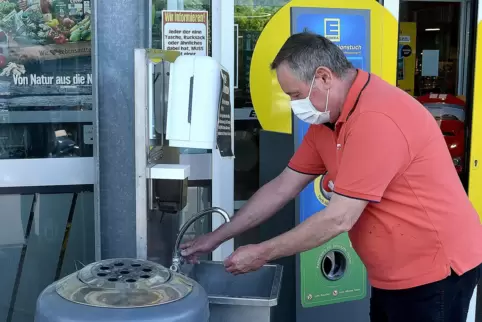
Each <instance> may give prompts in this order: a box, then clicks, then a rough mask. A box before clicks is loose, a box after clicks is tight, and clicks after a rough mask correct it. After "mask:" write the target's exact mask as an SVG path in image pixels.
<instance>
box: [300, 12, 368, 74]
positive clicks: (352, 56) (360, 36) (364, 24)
mask: <svg viewBox="0 0 482 322" xmlns="http://www.w3.org/2000/svg"><path fill="white" fill-rule="evenodd" d="M302 31H309V32H313V33H316V34H318V35H322V36H324V37H325V38H327V39H329V40H331V41H332V42H333V43H335V44H336V45H337V46H338V47H339V48H340V49H341V50H342V51H343V53H344V54H345V55H346V57H347V58H348V60H349V61H350V62H351V63H352V64H353V66H354V67H355V68H359V69H363V70H365V71H370V11H369V10H363V9H348V10H346V9H330V8H302V7H301V8H300V7H298V8H296V7H295V8H292V14H291V32H292V33H299V32H302Z"/></svg>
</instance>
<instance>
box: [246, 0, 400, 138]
mask: <svg viewBox="0 0 482 322" xmlns="http://www.w3.org/2000/svg"><path fill="white" fill-rule="evenodd" d="M293 7H302V8H303V7H304V8H333V9H367V10H370V43H371V44H370V71H371V72H372V73H374V74H377V75H379V76H380V77H382V78H383V79H385V80H386V81H388V82H390V83H392V84H394V85H395V83H396V71H397V67H396V59H395V57H397V38H398V22H397V19H396V18H395V17H394V16H393V15H392V14H391V13H390V12H389V11H388V10H387V9H386V8H384V7H383V6H382V5H380V4H379V3H378V2H376V1H374V0H344V1H328V0H322V1H320V0H292V1H290V2H288V3H287V4H286V5H285V6H284V7H282V8H281V9H280V10H279V11H278V12H277V13H276V14H275V15H274V16H273V18H271V20H270V21H269V22H268V24H267V25H266V26H265V28H264V30H263V32H262V33H261V35H260V37H259V39H258V42H257V44H256V48H255V50H254V53H253V57H252V62H251V69H250V85H251V99H252V102H253V105H254V109H255V111H256V115H257V117H258V120H259V122H260V123H261V126H262V127H263V129H264V130H267V131H272V132H281V133H291V131H292V129H291V127H292V126H291V108H290V104H289V98H288V96H287V95H285V94H284V93H283V91H282V90H281V87H280V85H279V83H278V80H277V78H276V74H275V73H274V72H272V71H271V70H270V68H269V65H270V64H271V62H272V61H273V59H274V58H275V56H276V54H277V53H278V51H279V50H280V49H281V47H282V46H283V44H284V42H285V41H286V40H287V39H288V38H289V36H290V35H291V26H290V21H291V14H290V13H291V8H293ZM320 23H323V24H324V26H325V31H326V30H329V33H327V32H325V33H326V34H327V35H325V36H327V38H329V39H330V40H331V41H333V42H335V43H336V42H339V41H340V39H341V37H342V36H343V33H344V31H343V29H342V28H341V24H340V20H339V19H335V18H333V19H324V21H321V22H320Z"/></svg>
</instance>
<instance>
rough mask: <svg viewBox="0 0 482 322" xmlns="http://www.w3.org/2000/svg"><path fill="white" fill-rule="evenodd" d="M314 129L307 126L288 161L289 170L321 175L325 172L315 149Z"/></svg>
mask: <svg viewBox="0 0 482 322" xmlns="http://www.w3.org/2000/svg"><path fill="white" fill-rule="evenodd" d="M315 130H316V129H315V128H314V127H313V126H310V127H309V128H308V131H307V132H306V134H305V136H304V138H303V141H302V142H301V145H300V146H299V147H298V149H297V150H296V152H295V154H294V155H293V157H292V158H291V160H290V162H289V163H288V168H290V169H291V170H294V171H296V172H299V173H303V174H309V175H321V174H323V173H325V172H326V168H325V164H324V163H323V160H322V159H321V156H320V154H319V152H318V151H317V149H316V142H315V134H316V131H315Z"/></svg>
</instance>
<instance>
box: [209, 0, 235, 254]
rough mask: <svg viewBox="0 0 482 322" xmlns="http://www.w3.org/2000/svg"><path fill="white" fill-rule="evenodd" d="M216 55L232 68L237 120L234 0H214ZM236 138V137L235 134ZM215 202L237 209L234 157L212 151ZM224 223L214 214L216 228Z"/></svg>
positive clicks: (230, 246)
mask: <svg viewBox="0 0 482 322" xmlns="http://www.w3.org/2000/svg"><path fill="white" fill-rule="evenodd" d="M211 6H212V7H211V8H212V18H211V21H212V33H211V34H212V57H213V58H215V59H216V60H217V61H218V62H219V63H220V64H221V65H223V67H224V68H225V69H226V70H227V71H228V72H229V76H230V91H231V93H232V94H231V120H232V121H233V122H234V86H233V75H234V37H233V35H234V0H212V2H211ZM233 140H234V138H233ZM211 187H212V206H214V207H220V208H223V209H224V210H226V211H227V212H228V213H229V214H230V215H232V214H233V213H234V160H233V159H228V158H221V157H220V155H219V152H218V151H213V155H212V186H211ZM223 223H224V219H222V217H221V216H219V215H213V219H212V229H213V230H215V229H217V228H218V227H219V226H221V225H222V224H223ZM233 250H234V242H233V240H229V241H227V242H225V243H224V244H223V245H221V247H219V248H218V249H216V250H215V251H214V252H213V260H215V261H220V260H224V259H225V258H226V257H227V256H229V255H230V254H231V253H232V252H233Z"/></svg>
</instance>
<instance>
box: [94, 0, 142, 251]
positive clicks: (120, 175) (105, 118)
mask: <svg viewBox="0 0 482 322" xmlns="http://www.w3.org/2000/svg"><path fill="white" fill-rule="evenodd" d="M150 5H151V4H150V2H149V1H147V0H143V1H139V0H117V1H115V3H114V2H112V1H102V0H94V1H93V9H94V20H95V22H94V23H95V29H94V39H93V42H94V44H93V45H94V46H93V47H94V53H93V57H92V60H93V75H94V80H95V83H94V84H96V88H95V90H94V102H96V112H97V113H96V116H97V118H96V128H97V133H96V134H97V149H96V150H97V151H96V167H97V180H96V181H97V182H96V188H95V191H96V216H97V218H98V224H97V230H98V231H97V234H100V236H97V238H98V239H100V244H99V243H97V246H98V247H99V248H100V251H98V252H97V257H98V258H99V257H101V258H112V257H136V211H135V205H136V202H135V193H136V191H135V160H134V135H133V134H134V133H133V128H134V49H135V48H143V47H147V46H148V45H149V39H150V36H151V35H150V34H149V31H150V27H149V26H150V23H151V18H150V16H149V11H150V9H149V6H150ZM99 255H100V256H99Z"/></svg>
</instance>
